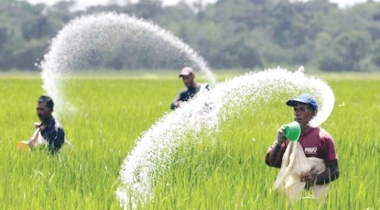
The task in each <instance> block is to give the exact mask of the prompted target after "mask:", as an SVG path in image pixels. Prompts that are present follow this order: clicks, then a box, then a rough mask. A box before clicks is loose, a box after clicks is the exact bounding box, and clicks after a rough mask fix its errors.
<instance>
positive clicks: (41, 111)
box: [29, 95, 65, 153]
mask: <svg viewBox="0 0 380 210" xmlns="http://www.w3.org/2000/svg"><path fill="white" fill-rule="evenodd" d="M36 109H37V116H38V118H39V119H40V121H41V122H40V123H35V127H36V132H35V134H36V135H34V137H32V138H31V139H30V140H29V146H30V147H31V148H33V147H34V146H37V144H41V138H42V142H43V141H44V142H45V143H46V144H47V145H48V150H49V152H51V153H56V152H58V151H59V149H60V148H61V147H62V145H63V143H64V142H65V132H64V130H63V127H62V125H61V123H59V122H58V121H57V120H55V119H54V117H53V115H52V112H53V109H54V102H53V100H52V99H51V98H50V97H49V96H45V95H42V96H40V97H39V98H38V101H37V108H36ZM37 135H38V137H39V138H37Z"/></svg>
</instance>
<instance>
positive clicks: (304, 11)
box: [0, 0, 380, 72]
mask: <svg viewBox="0 0 380 210" xmlns="http://www.w3.org/2000/svg"><path fill="white" fill-rule="evenodd" d="M112 2H113V1H112V0H111V1H110V2H109V5H108V6H93V7H89V8H87V9H86V10H85V11H75V10H73V8H74V6H75V3H74V2H73V1H72V2H65V1H62V2H59V3H56V4H54V5H52V6H47V5H45V4H37V5H31V4H29V3H28V2H26V1H16V0H0V69H1V70H3V71H4V70H8V69H25V70H38V68H37V67H36V64H38V63H39V62H40V61H41V59H42V58H43V55H44V54H45V53H47V52H48V50H49V45H50V43H51V40H52V39H53V38H54V37H55V36H56V35H57V33H58V31H59V30H61V29H62V28H63V26H64V25H65V24H66V23H67V22H69V21H70V20H72V19H74V18H76V17H78V16H81V15H85V14H93V13H99V12H106V11H114V12H117V13H125V14H129V15H134V16H136V17H140V18H143V19H145V20H149V21H151V22H153V23H156V24H158V25H159V26H161V27H162V28H164V29H166V30H167V31H169V32H171V33H173V34H174V35H175V36H177V37H179V38H180V39H182V40H183V41H184V42H185V43H187V44H188V45H189V46H191V47H192V48H193V49H194V50H195V51H197V52H198V53H199V55H201V56H202V57H203V58H204V59H205V60H206V61H207V62H208V64H209V65H210V66H211V67H212V68H223V69H229V68H247V69H253V68H266V67H268V66H270V65H284V64H288V65H304V66H315V67H317V68H319V69H321V70H323V71H363V72H368V71H379V70H380V3H376V2H373V1H371V0H368V2H367V3H364V4H357V5H355V6H353V7H350V8H346V9H339V8H338V6H337V5H336V4H332V3H329V2H328V0H310V1H308V2H297V3H291V2H289V0H218V1H217V3H215V4H208V5H206V6H204V5H203V4H202V0H199V2H197V3H194V4H193V5H189V4H186V3H184V2H183V1H182V2H180V3H178V4H177V5H175V6H167V7H163V6H162V1H160V0H155V1H153V0H140V1H139V2H138V3H131V2H130V0H125V2H124V4H123V6H120V5H116V4H113V3H112ZM119 2H120V1H119ZM128 62H134V61H130V60H125V59H124V58H123V56H119V57H117V58H115V59H113V60H112V62H107V64H106V67H109V68H116V69H126V68H129V67H131V65H129V64H128ZM148 66H149V64H148V63H147V62H145V63H140V64H139V66H134V67H139V68H144V67H148ZM167 67H168V66H165V68H167ZM169 67H170V66H169ZM157 68H162V67H160V66H157Z"/></svg>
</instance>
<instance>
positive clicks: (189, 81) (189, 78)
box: [182, 74, 194, 88]
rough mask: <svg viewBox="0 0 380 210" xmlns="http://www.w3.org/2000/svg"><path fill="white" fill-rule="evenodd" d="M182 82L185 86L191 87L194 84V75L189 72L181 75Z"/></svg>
mask: <svg viewBox="0 0 380 210" xmlns="http://www.w3.org/2000/svg"><path fill="white" fill-rule="evenodd" d="M182 81H183V84H185V86H186V87H188V88H189V87H192V86H193V84H194V75H193V74H189V75H187V76H182Z"/></svg>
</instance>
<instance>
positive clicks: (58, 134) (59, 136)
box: [49, 127, 65, 152]
mask: <svg viewBox="0 0 380 210" xmlns="http://www.w3.org/2000/svg"><path fill="white" fill-rule="evenodd" d="M52 139H54V140H53V142H52V144H49V146H50V151H53V152H56V151H58V150H59V149H60V148H61V147H62V145H63V143H64V142H65V132H64V131H63V128H61V127H57V128H55V129H54V131H53V133H52Z"/></svg>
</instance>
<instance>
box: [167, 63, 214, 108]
mask: <svg viewBox="0 0 380 210" xmlns="http://www.w3.org/2000/svg"><path fill="white" fill-rule="evenodd" d="M179 77H182V81H183V84H185V86H186V88H185V89H183V90H181V92H179V93H178V95H177V97H176V98H175V99H174V101H173V102H172V103H171V104H170V108H171V109H172V110H174V109H176V108H178V107H180V106H181V104H182V103H183V102H185V101H188V100H190V99H191V98H193V97H194V96H195V95H196V94H197V93H198V92H200V91H201V90H203V89H207V90H209V86H208V85H207V84H199V83H196V82H195V80H194V78H195V74H194V71H193V69H192V68H190V67H185V68H183V69H182V70H181V72H180V74H179Z"/></svg>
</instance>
